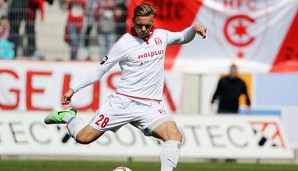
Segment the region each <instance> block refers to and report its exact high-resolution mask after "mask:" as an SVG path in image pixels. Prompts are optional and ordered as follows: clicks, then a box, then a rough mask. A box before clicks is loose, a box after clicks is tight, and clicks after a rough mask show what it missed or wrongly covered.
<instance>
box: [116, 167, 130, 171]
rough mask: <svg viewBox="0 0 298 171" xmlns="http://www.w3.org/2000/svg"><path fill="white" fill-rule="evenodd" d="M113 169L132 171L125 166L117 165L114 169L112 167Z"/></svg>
mask: <svg viewBox="0 0 298 171" xmlns="http://www.w3.org/2000/svg"><path fill="white" fill-rule="evenodd" d="M113 171H132V170H131V169H130V168H128V167H125V166H119V167H117V168H116V169H114V170H113Z"/></svg>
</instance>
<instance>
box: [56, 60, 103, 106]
mask: <svg viewBox="0 0 298 171" xmlns="http://www.w3.org/2000/svg"><path fill="white" fill-rule="evenodd" d="M105 73H106V71H104V70H103V69H102V68H101V66H100V65H97V67H96V68H94V69H92V70H90V71H89V72H88V73H87V74H86V75H84V76H83V77H81V78H80V80H79V81H78V82H76V83H75V84H73V85H72V86H71V87H70V89H68V90H67V91H66V92H65V93H64V94H63V95H62V97H61V104H62V105H68V104H69V103H70V102H71V98H72V96H73V95H74V94H75V93H76V92H78V91H80V90H81V89H83V88H85V87H87V86H89V85H91V84H93V83H95V82H96V81H98V80H99V79H100V78H101V77H102V76H103V75H104V74H105Z"/></svg>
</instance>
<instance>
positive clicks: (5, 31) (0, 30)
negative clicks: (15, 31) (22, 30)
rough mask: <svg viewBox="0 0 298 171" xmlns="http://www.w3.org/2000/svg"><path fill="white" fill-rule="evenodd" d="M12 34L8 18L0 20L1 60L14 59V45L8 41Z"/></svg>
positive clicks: (3, 17) (4, 17)
mask: <svg viewBox="0 0 298 171" xmlns="http://www.w3.org/2000/svg"><path fill="white" fill-rule="evenodd" d="M9 34H10V25H9V21H8V19H7V17H6V16H2V17H1V18H0V59H13V58H14V56H15V53H14V44H13V43H11V42H9V41H8V40H7V39H8V37H9Z"/></svg>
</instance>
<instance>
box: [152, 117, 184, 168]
mask: <svg viewBox="0 0 298 171" xmlns="http://www.w3.org/2000/svg"><path fill="white" fill-rule="evenodd" d="M153 136H154V137H156V138H159V139H161V140H163V141H164V144H163V145H162V146H161V151H160V162H161V171H173V170H174V169H175V168H176V166H177V163H178V160H179V156H180V147H181V142H182V135H181V133H180V131H179V130H178V128H177V126H176V123H175V122H174V121H171V120H169V121H166V122H164V123H162V124H160V125H159V126H157V127H156V128H155V129H154V130H153Z"/></svg>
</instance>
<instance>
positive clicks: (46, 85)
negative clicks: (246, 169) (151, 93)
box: [0, 0, 298, 163]
mask: <svg viewBox="0 0 298 171" xmlns="http://www.w3.org/2000/svg"><path fill="white" fill-rule="evenodd" d="M142 2H146V3H151V4H153V5H154V6H155V7H157V9H158V10H157V13H156V16H155V22H154V26H155V28H162V29H167V30H170V31H173V32H175V31H181V30H183V29H184V28H186V27H189V26H191V25H192V24H194V23H200V24H202V25H204V26H206V27H207V38H206V39H204V40H203V39H201V38H200V37H199V36H197V37H196V38H195V39H194V40H193V41H192V42H190V43H188V44H185V45H176V46H171V47H169V48H168V50H167V53H166V59H165V69H166V76H165V86H164V100H163V103H164V104H165V106H166V110H167V112H169V113H172V114H173V115H174V117H176V118H177V123H178V125H180V127H181V130H182V131H183V132H184V136H185V137H186V138H185V144H184V146H185V149H186V150H185V152H182V154H181V155H182V158H184V159H228V158H232V159H236V160H244V159H246V160H253V161H257V160H258V159H262V160H268V159H272V160H276V159H277V160H280V159H284V160H283V161H286V162H291V163H297V162H298V160H297V157H296V154H297V147H298V135H297V133H296V131H295V130H297V129H298V128H297V127H298V126H297V124H296V122H297V121H298V100H297V97H298V91H297V87H298V74H297V73H298V46H297V45H298V35H297V29H298V10H297V9H298V1H296V0H283V1H280V0H258V1H257V0H21V1H20V0H0V16H1V19H0V59H1V60H0V118H1V119H0V155H1V156H2V157H4V158H5V156H6V157H9V156H31V157H32V156H46V157H50V156H53V155H56V156H69V155H72V154H75V156H82V155H83V156H98V157H105V156H109V157H115V156H121V157H124V158H126V157H136V158H137V157H140V156H142V157H145V158H146V157H147V158H151V157H152V156H154V157H156V156H158V149H156V150H153V149H155V148H157V147H158V146H159V143H156V142H155V140H153V141H152V140H151V139H147V137H146V139H142V138H140V137H139V132H138V131H137V130H131V128H130V127H127V128H124V129H123V131H120V133H117V134H116V136H114V135H113V134H107V135H106V137H105V138H103V140H100V141H99V142H95V143H94V144H95V145H93V146H92V145H91V146H89V147H88V148H86V147H85V146H82V147H81V146H80V147H79V145H77V144H75V143H74V141H73V140H71V139H70V137H69V135H68V134H67V130H66V129H65V127H63V126H57V127H56V126H46V125H44V124H43V117H44V116H45V115H46V114H47V113H48V112H50V111H52V110H59V109H61V108H62V106H61V104H60V97H61V95H62V93H63V92H65V91H66V90H67V89H68V88H69V85H70V84H71V83H72V82H75V81H76V80H78V79H79V78H80V77H82V76H84V75H85V73H86V72H88V69H90V68H92V67H96V65H98V64H99V61H100V60H101V59H102V57H103V56H104V55H105V54H106V53H107V52H108V50H109V49H110V47H111V46H112V45H113V44H114V43H115V42H116V41H117V40H118V39H119V38H121V36H122V35H123V34H125V33H127V30H129V29H130V27H131V17H132V15H133V14H132V11H133V9H134V7H135V6H136V5H138V4H140V3H142ZM231 64H236V65H237V67H238V77H239V78H241V79H242V80H243V81H244V83H245V85H246V89H247V94H248V97H249V99H250V105H249V106H247V102H246V99H245V98H246V97H245V96H244V95H241V96H240V98H239V110H238V112H237V113H229V112H228V113H227V114H224V115H223V114H218V113H217V106H218V105H217V104H218V103H219V102H218V101H219V100H215V101H214V104H211V101H212V97H213V96H214V93H215V91H216V89H217V86H218V81H219V79H220V78H222V77H224V76H226V75H228V74H229V69H230V65H231ZM119 76H120V68H119V67H118V66H115V67H114V68H113V69H112V70H111V71H110V72H109V73H107V74H106V75H105V76H104V77H103V78H102V79H101V80H100V82H97V83H95V84H94V85H92V86H90V87H87V88H86V89H84V90H82V91H80V92H78V93H77V94H76V96H75V97H74V99H73V102H72V105H73V106H74V107H75V108H77V109H78V111H79V115H80V116H82V118H83V119H86V122H88V121H89V118H91V117H92V114H93V113H94V112H95V111H96V110H97V109H98V108H99V106H100V104H101V103H102V102H103V101H104V100H105V99H106V97H107V96H108V95H109V94H111V93H112V92H113V91H114V90H115V88H116V87H117V81H118V79H119ZM237 100H238V99H237ZM237 102H238V101H237ZM212 130H213V131H212ZM231 130H232V131H231ZM233 130H234V131H233ZM57 134H58V137H59V138H55V137H57ZM135 136H136V137H135ZM124 137H125V138H124ZM128 137H129V138H128ZM122 138H123V139H122ZM59 146H61V147H64V150H61V149H60V150H58V149H57V147H59ZM102 146H104V147H106V148H105V149H106V151H104V152H102V153H94V150H93V149H98V148H101V147H102ZM45 147H46V148H45ZM115 148H116V149H118V148H119V151H120V152H119V151H116V152H115V150H114V152H111V151H113V150H109V149H115ZM136 148H139V149H144V148H146V149H148V150H141V152H133V153H132V149H136ZM88 149H89V150H88ZM92 151H93V152H92ZM152 151H156V153H153V152H152ZM70 152H71V153H70Z"/></svg>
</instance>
